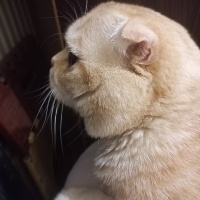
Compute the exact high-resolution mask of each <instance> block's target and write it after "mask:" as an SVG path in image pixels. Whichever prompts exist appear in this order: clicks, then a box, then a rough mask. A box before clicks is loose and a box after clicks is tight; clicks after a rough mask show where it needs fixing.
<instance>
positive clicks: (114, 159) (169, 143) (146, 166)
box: [95, 128, 195, 180]
mask: <svg viewBox="0 0 200 200" xmlns="http://www.w3.org/2000/svg"><path fill="white" fill-rule="evenodd" d="M159 131H162V129H160V130H159ZM159 131H158V132H156V131H155V132H154V131H152V130H148V129H140V130H135V131H133V132H127V133H126V134H123V135H122V136H119V137H113V138H110V139H104V140H102V141H100V143H99V151H98V156H97V157H96V160H95V165H96V167H97V174H98V176H99V177H101V178H103V177H104V178H106V179H107V180H108V179H113V178H114V179H115V178H119V179H122V180H124V179H126V177H131V176H135V175H137V173H140V172H141V173H143V172H145V171H146V170H148V171H149V172H150V171H151V170H152V171H154V170H155V169H156V168H162V167H163V166H166V164H167V165H169V164H170V160H171V161H172V162H174V159H173V157H175V156H176V155H177V154H179V153H180V151H184V150H182V149H184V148H186V147H187V146H188V145H189V143H191V140H194V138H195V135H193V134H190V133H188V132H184V131H180V132H178V133H172V132H171V133H170V132H168V133H166V132H165V131H167V130H164V128H163V132H159ZM157 170H159V169H157ZM108 172H109V173H108ZM113 175H114V176H113Z"/></svg>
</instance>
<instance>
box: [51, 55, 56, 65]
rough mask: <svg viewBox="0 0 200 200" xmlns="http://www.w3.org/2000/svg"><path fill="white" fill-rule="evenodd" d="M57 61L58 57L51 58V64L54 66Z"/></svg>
mask: <svg viewBox="0 0 200 200" xmlns="http://www.w3.org/2000/svg"><path fill="white" fill-rule="evenodd" d="M55 61H56V58H55V56H53V57H52V58H51V65H52V66H54V64H55Z"/></svg>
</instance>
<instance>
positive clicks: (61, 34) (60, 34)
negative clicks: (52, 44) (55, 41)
mask: <svg viewBox="0 0 200 200" xmlns="http://www.w3.org/2000/svg"><path fill="white" fill-rule="evenodd" d="M63 35H64V33H55V34H53V35H50V36H49V37H47V38H46V39H45V40H44V41H43V42H42V44H41V45H40V48H42V47H43V46H44V44H45V43H46V42H47V41H48V40H49V39H50V38H52V37H56V36H62V37H63ZM59 39H60V38H59Z"/></svg>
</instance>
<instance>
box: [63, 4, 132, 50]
mask: <svg viewBox="0 0 200 200" xmlns="http://www.w3.org/2000/svg"><path fill="white" fill-rule="evenodd" d="M106 5H108V6H105V5H103V6H101V5H100V6H98V7H96V8H95V9H93V10H92V11H90V12H89V13H88V14H86V15H85V16H83V17H81V18H80V19H78V20H76V21H75V22H74V23H73V24H72V25H71V26H70V27H69V28H68V30H67V31H66V34H65V39H66V42H67V44H68V45H69V46H70V47H72V46H74V45H76V44H77V45H79V46H80V43H81V40H82V39H87V37H90V42H91V39H95V38H98V36H101V35H104V36H106V34H107V35H111V34H112V33H113V32H114V30H115V28H116V27H117V26H120V25H121V24H124V23H125V22H126V21H127V19H128V17H127V15H126V14H125V13H124V14H123V12H122V10H121V9H120V7H118V8H116V9H114V8H113V6H111V5H112V3H108V4H106ZM91 37H93V38H91ZM94 37H95V38H94Z"/></svg>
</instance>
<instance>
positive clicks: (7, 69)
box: [0, 0, 200, 200]
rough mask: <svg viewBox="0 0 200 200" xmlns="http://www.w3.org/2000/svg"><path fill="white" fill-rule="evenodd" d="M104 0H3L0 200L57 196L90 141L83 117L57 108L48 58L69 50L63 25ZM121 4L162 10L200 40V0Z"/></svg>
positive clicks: (0, 12) (0, 0) (0, 8)
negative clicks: (51, 97) (66, 48)
mask: <svg viewBox="0 0 200 200" xmlns="http://www.w3.org/2000/svg"><path fill="white" fill-rule="evenodd" d="M101 2H103V1H100V0H89V1H87V0H28V1H27V0H0V200H19V199H20V200H25V199H26V200H32V199H33V200H36V199H37V200H39V199H41V200H50V199H52V198H53V197H54V196H55V194H56V193H57V192H58V191H59V190H60V189H61V188H62V186H63V184H64V182H65V179H66V177H67V175H68V173H69V171H70V169H71V168H72V166H73V165H74V163H75V162H76V160H77V158H78V157H79V155H80V154H81V153H82V152H83V151H84V150H85V149H86V148H87V147H88V146H89V145H90V144H91V143H92V142H93V140H92V139H91V138H89V137H88V136H87V134H86V132H85V130H84V125H83V122H82V120H81V119H80V118H79V116H77V115H76V114H75V113H74V112H73V111H72V110H70V109H68V108H64V109H63V112H62V109H61V108H60V107H57V108H56V107H55V106H53V104H54V102H53V100H52V99H49V98H48V94H49V91H48V89H46V87H47V84H48V73H49V69H50V67H51V62H50V60H51V57H52V56H53V55H54V54H56V53H57V52H58V51H60V50H61V49H62V48H64V45H65V44H64V40H63V34H64V32H65V30H66V29H67V27H68V26H69V24H70V23H72V22H73V21H74V20H75V19H76V18H77V17H79V16H81V15H83V14H84V13H85V11H88V10H90V9H91V8H92V7H94V6H95V5H97V4H99V3H101ZM121 2H128V3H134V4H138V5H144V6H146V7H150V8H153V9H154V10H157V11H159V12H161V13H163V14H164V15H166V16H168V17H170V18H172V19H174V20H175V21H177V22H179V23H181V24H182V25H184V26H185V27H186V28H187V29H188V30H189V32H190V34H191V36H192V38H193V39H194V40H195V41H196V42H197V44H198V45H200V30H199V24H200V1H199V0H176V1H174V0H151V1H148V0H132V1H131V0H129V1H128V0H127V1H125V0H124V1H122V0H121ZM169 31H170V30H169ZM47 107H48V109H47ZM54 107H55V108H54ZM61 114H62V117H61ZM55 115H56V116H57V117H56V118H55ZM51 116H52V117H51ZM47 118H52V122H51V120H50V119H49V120H47ZM55 119H56V120H55ZM61 120H62V122H63V123H62V125H60V121H61ZM52 132H54V133H57V134H56V135H55V134H53V133H52ZM60 133H61V134H62V135H61V136H60ZM61 137H62V142H61V140H60V138H61Z"/></svg>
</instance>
